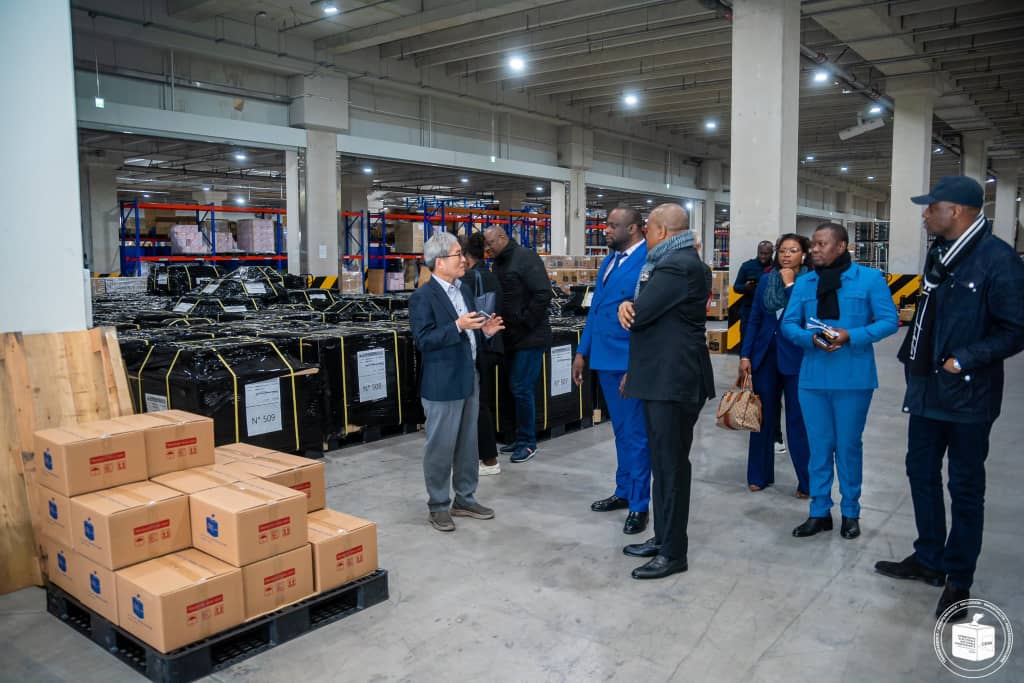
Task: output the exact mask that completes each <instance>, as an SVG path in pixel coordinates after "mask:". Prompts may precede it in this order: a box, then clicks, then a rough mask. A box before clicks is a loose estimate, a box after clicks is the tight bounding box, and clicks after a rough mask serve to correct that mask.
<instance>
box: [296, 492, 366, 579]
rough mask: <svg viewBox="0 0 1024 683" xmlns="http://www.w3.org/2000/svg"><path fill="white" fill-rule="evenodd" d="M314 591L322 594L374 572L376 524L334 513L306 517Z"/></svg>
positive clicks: (329, 511)
mask: <svg viewBox="0 0 1024 683" xmlns="http://www.w3.org/2000/svg"><path fill="white" fill-rule="evenodd" d="M307 521H308V526H309V542H310V544H311V545H312V546H313V576H314V578H315V581H316V592H317V593H323V592H326V591H329V590H331V589H332V588H337V587H338V586H342V585H344V584H346V583H350V582H352V581H355V580H356V579H358V578H359V577H361V576H366V575H367V574H372V573H373V572H375V571H377V525H376V524H374V523H373V522H371V521H369V520H367V519H360V518H359V517H353V516H352V515H346V514H345V513H343V512H337V511H335V510H330V509H327V510H320V511H318V512H312V513H310V515H309V518H308V520H307Z"/></svg>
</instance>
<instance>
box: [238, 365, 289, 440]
mask: <svg viewBox="0 0 1024 683" xmlns="http://www.w3.org/2000/svg"><path fill="white" fill-rule="evenodd" d="M283 428H284V425H283V424H282V422H281V380H280V379H279V378H276V377H275V378H274V379H268V380H266V381H265V382H253V383H251V384H246V385H245V433H246V434H247V435H249V436H258V435H260V434H269V433H270V432H279V431H281V430H282V429H283Z"/></svg>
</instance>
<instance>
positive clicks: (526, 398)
mask: <svg viewBox="0 0 1024 683" xmlns="http://www.w3.org/2000/svg"><path fill="white" fill-rule="evenodd" d="M484 242H485V243H486V244H487V251H489V252H490V253H491V256H493V257H494V274H495V275H497V276H498V282H499V283H500V284H501V296H502V303H501V307H500V308H501V312H502V313H501V314H502V318H503V319H504V320H505V335H504V337H505V339H504V344H505V358H506V360H507V362H508V368H509V387H510V388H511V390H512V396H513V397H514V398H515V405H516V438H515V443H513V444H511V445H510V446H506V447H505V448H502V449H501V450H502V451H503V452H511V453H512V458H511V460H512V462H515V463H518V462H526V461H527V460H529V459H530V458H532V457H533V456H534V455H536V454H537V426H536V421H537V411H536V407H535V404H534V387H535V386H536V384H537V378H538V377H539V376H540V370H541V363H542V362H543V358H544V354H545V353H546V352H547V349H548V348H549V347H550V346H551V323H550V322H549V321H548V304H549V303H550V302H551V282H550V281H549V280H548V273H547V270H546V269H545V268H544V262H543V261H541V260H540V257H539V256H537V253H536V252H534V251H533V250H531V249H526V248H524V247H521V246H519V245H518V244H516V243H515V242H513V241H512V240H510V239H509V238H508V235H507V234H506V233H505V230H504V228H500V227H494V228H490V229H488V230H487V231H486V232H484Z"/></svg>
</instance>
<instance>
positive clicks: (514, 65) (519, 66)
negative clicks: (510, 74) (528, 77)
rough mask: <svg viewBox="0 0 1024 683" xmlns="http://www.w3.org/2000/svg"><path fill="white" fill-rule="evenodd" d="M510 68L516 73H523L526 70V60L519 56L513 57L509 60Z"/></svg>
mask: <svg viewBox="0 0 1024 683" xmlns="http://www.w3.org/2000/svg"><path fill="white" fill-rule="evenodd" d="M508 68H510V69H512V70H513V71H515V72H516V73H522V72H523V71H524V70H525V69H526V60H525V59H523V58H522V57H520V56H519V55H512V56H511V57H509V58H508Z"/></svg>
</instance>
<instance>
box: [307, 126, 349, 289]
mask: <svg viewBox="0 0 1024 683" xmlns="http://www.w3.org/2000/svg"><path fill="white" fill-rule="evenodd" d="M306 145H307V147H306V155H305V157H306V158H305V166H304V168H303V169H302V170H303V171H304V172H305V173H304V175H305V192H302V191H301V190H300V192H299V204H300V211H299V213H300V223H301V225H302V227H303V239H302V241H301V246H300V269H301V272H303V273H308V274H310V275H314V276H325V275H337V274H338V242H339V239H338V236H339V221H340V219H341V217H340V216H339V214H338V211H339V195H340V192H339V187H338V138H337V135H336V134H335V133H333V132H330V131H322V130H309V131H307V132H306Z"/></svg>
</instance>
